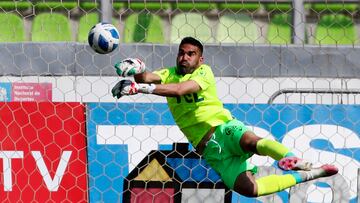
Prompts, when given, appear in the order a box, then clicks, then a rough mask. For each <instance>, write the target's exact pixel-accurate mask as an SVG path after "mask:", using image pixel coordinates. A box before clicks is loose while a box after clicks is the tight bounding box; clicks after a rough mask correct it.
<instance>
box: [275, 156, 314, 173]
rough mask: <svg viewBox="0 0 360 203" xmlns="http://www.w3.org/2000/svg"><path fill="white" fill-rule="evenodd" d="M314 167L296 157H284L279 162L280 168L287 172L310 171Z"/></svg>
mask: <svg viewBox="0 0 360 203" xmlns="http://www.w3.org/2000/svg"><path fill="white" fill-rule="evenodd" d="M312 165H313V164H312V163H310V162H308V161H306V160H304V159H300V158H297V157H294V156H292V157H284V158H282V159H280V161H279V162H278V166H279V168H281V169H282V170H285V171H289V170H304V171H310V170H311V169H312Z"/></svg>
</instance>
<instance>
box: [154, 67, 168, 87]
mask: <svg viewBox="0 0 360 203" xmlns="http://www.w3.org/2000/svg"><path fill="white" fill-rule="evenodd" d="M153 73H154V74H156V75H158V76H159V77H160V79H161V84H164V83H165V81H166V78H168V77H169V75H170V69H168V68H164V69H160V70H156V71H154V72H153Z"/></svg>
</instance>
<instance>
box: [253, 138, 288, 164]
mask: <svg viewBox="0 0 360 203" xmlns="http://www.w3.org/2000/svg"><path fill="white" fill-rule="evenodd" d="M256 150H257V151H258V153H259V154H260V155H267V156H270V157H271V158H273V159H275V160H277V161H278V160H280V159H282V158H284V157H287V156H295V155H294V154H293V153H292V152H290V150H289V149H288V148H286V147H285V146H284V145H283V144H281V143H279V142H277V141H273V140H269V139H261V140H259V141H258V142H257V144H256Z"/></svg>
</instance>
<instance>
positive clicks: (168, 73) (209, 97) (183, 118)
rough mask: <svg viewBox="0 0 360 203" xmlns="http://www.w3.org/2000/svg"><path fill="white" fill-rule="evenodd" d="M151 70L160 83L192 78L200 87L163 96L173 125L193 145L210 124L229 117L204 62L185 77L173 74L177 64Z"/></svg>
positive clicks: (220, 121)
mask: <svg viewBox="0 0 360 203" xmlns="http://www.w3.org/2000/svg"><path fill="white" fill-rule="evenodd" d="M154 73H155V74H157V75H158V76H160V78H161V84H169V83H180V82H184V81H188V80H193V81H195V82H197V83H198V84H199V86H200V87H201V90H200V91H198V92H196V93H192V94H187V95H183V96H181V97H180V96H179V97H167V98H166V99H167V102H168V106H169V109H170V111H171V113H172V116H173V118H174V120H175V122H176V124H177V125H178V126H179V128H180V129H181V131H182V132H183V133H184V134H185V136H186V137H187V139H188V140H189V141H190V142H191V144H192V145H193V146H194V147H196V146H197V144H198V143H199V142H200V140H201V138H202V137H203V136H204V135H205V134H206V133H207V132H208V131H209V130H210V128H211V127H213V126H218V125H221V124H223V123H225V122H227V121H229V120H231V119H232V116H231V114H230V112H229V111H228V110H227V109H225V108H224V107H223V104H222V102H221V101H220V100H219V98H218V96H217V92H216V83H215V78H214V74H213V72H212V71H211V68H210V67H209V66H208V65H205V64H203V65H201V66H200V67H199V68H197V69H196V70H195V71H194V72H193V73H192V74H186V75H184V76H183V75H179V74H177V73H176V67H170V68H165V69H161V70H158V71H154Z"/></svg>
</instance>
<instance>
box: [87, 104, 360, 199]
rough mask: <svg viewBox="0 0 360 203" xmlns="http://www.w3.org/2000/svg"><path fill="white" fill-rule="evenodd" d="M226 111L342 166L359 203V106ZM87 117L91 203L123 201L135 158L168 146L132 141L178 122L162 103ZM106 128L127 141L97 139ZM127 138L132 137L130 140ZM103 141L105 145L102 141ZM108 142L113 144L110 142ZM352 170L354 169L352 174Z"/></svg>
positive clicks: (90, 108) (93, 109)
mask: <svg viewBox="0 0 360 203" xmlns="http://www.w3.org/2000/svg"><path fill="white" fill-rule="evenodd" d="M225 107H226V108H227V109H229V110H230V111H231V113H232V114H233V116H234V117H235V118H237V119H239V120H240V121H243V122H244V123H245V124H246V125H248V126H249V127H253V128H257V129H261V130H262V131H264V132H266V133H267V134H269V135H271V136H272V137H273V138H274V139H275V140H277V141H279V142H281V143H283V144H285V145H289V147H290V148H293V147H294V148H297V149H295V154H299V153H300V155H303V156H304V157H305V158H307V156H309V158H314V157H315V158H316V159H322V160H323V159H325V160H333V162H334V163H335V164H338V165H339V169H340V171H339V173H340V174H341V175H343V176H344V177H345V179H346V180H348V184H349V188H350V197H349V202H355V201H356V198H357V194H356V193H357V191H356V190H357V189H356V182H357V181H356V178H355V180H354V179H353V177H357V176H356V169H357V168H359V166H360V137H359V135H360V122H359V121H360V107H359V106H357V105H297V104H273V105H268V104H225ZM87 115H88V116H87V134H88V160H89V161H88V162H89V184H90V186H89V189H90V191H89V200H90V202H98V201H107V200H109V201H110V200H111V201H116V202H121V201H122V198H121V195H122V191H123V188H122V187H123V179H124V177H126V176H127V174H128V173H129V171H131V170H132V168H131V167H133V166H131V163H132V162H133V160H134V159H136V157H138V159H141V158H144V157H145V155H146V150H148V149H147V147H148V148H151V149H152V150H156V149H159V146H160V145H162V144H164V143H161V142H157V143H158V145H159V146H153V145H151V144H150V145H149V144H147V145H146V146H143V145H141V144H140V145H141V146H136V145H131V144H129V143H134V142H133V141H131V140H132V138H133V137H132V136H134V137H135V136H137V135H136V132H137V131H136V129H137V128H141V127H145V128H148V129H154V128H155V127H156V126H159V127H161V126H166V128H170V127H171V126H174V125H175V123H174V120H173V119H172V116H171V114H170V112H169V110H168V107H167V105H166V104H164V103H89V104H88V105H87ZM107 126H113V127H116V126H120V127H121V128H116V129H120V130H119V131H120V132H114V130H113V131H111V132H112V133H113V134H117V135H124V137H123V138H121V139H120V138H116V139H119V140H118V141H115V142H112V141H110V139H112V138H105V137H104V136H107V135H104V136H103V137H99V130H100V129H101V128H103V127H105V128H106V127H107ZM126 126H131V129H132V131H129V132H126V129H127V128H126ZM134 129H135V130H134ZM319 129H320V130H319ZM115 131H116V130H115ZM109 132H110V131H109ZM138 132H143V131H141V130H140V131H138ZM144 132H147V131H144ZM167 132H168V135H169V136H171V135H172V133H174V132H173V131H172V130H168V131H167ZM129 133H130V135H126V134H129ZM105 134H106V133H105ZM110 134H111V133H110ZM125 135H126V136H125ZM151 136H154V137H155V136H156V135H154V134H151V132H150V133H149V135H148V136H145V137H144V139H142V138H141V139H140V138H139V139H138V140H136V141H138V142H139V143H141V142H147V140H148V138H149V137H151ZM100 138H101V139H104V140H105V141H104V140H103V141H100V140H99V139H100ZM106 139H109V142H107V141H106ZM154 139H156V138H154ZM162 140H163V138H162ZM294 140H295V141H294ZM297 140H298V142H297ZM114 143H116V144H114ZM144 145H145V144H144ZM292 145H293V146H292ZM134 147H135V148H136V147H137V149H136V152H137V153H134V152H131V151H132V150H135V149H134ZM145 149H146V150H145ZM144 150H145V152H144V153H143V155H141V154H140V155H139V153H138V152H142V151H144ZM139 156H140V157H139ZM310 156H311V157H310ZM344 160H346V162H347V163H346V165H342V164H343V163H344ZM351 168H354V171H355V172H354V174H352V173H353V171H352V169H351ZM345 172H346V173H345ZM352 181H355V182H352ZM320 186H321V185H320ZM281 199H283V201H284V202H286V201H287V199H286V195H281Z"/></svg>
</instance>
